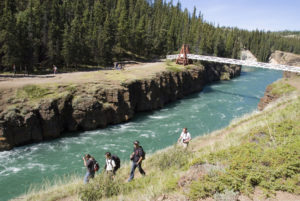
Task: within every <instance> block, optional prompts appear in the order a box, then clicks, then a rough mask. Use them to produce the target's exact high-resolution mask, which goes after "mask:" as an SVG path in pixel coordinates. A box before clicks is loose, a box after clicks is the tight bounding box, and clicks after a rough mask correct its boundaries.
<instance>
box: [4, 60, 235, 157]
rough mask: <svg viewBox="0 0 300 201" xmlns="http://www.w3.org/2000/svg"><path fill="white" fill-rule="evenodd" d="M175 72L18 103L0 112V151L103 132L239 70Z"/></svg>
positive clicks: (216, 68) (213, 67) (210, 67)
mask: <svg viewBox="0 0 300 201" xmlns="http://www.w3.org/2000/svg"><path fill="white" fill-rule="evenodd" d="M203 64H204V66H205V67H204V66H201V67H192V68H190V69H188V68H187V69H185V70H183V71H180V72H171V71H163V72H161V73H157V74H156V75H155V76H154V77H151V78H149V79H144V80H135V81H131V82H128V83H126V82H125V83H123V84H121V85H120V86H117V87H114V88H102V87H100V86H97V85H95V86H89V87H90V88H92V89H93V90H90V91H86V92H81V93H75V92H74V91H71V92H68V93H65V94H64V95H63V96H60V97H57V98H54V99H42V100H40V101H39V102H38V103H37V104H36V105H35V106H32V105H26V104H23V105H22V106H20V107H12V108H8V109H6V110H5V111H3V112H2V113H1V114H0V151H3V150H8V149H11V148H13V147H15V146H20V145H24V144H29V143H32V142H40V141H43V140H47V139H53V138H58V137H60V135H62V133H63V132H69V131H80V130H92V129H96V128H104V127H105V126H107V125H109V124H118V123H121V122H125V121H128V120H129V119H131V118H132V117H133V116H134V114H135V113H136V112H143V111H150V110H155V109H158V108H162V107H163V106H164V105H165V104H167V103H169V102H172V101H175V100H177V99H180V98H183V97H184V96H185V95H188V94H191V93H194V92H199V91H201V90H202V89H203V87H204V85H205V84H206V83H209V82H213V81H218V80H221V79H230V78H233V77H235V76H238V75H239V74H240V71H241V67H239V66H233V65H232V66H230V67H229V66H228V65H220V64H214V63H203Z"/></svg>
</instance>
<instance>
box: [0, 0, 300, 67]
mask: <svg viewBox="0 0 300 201" xmlns="http://www.w3.org/2000/svg"><path fill="white" fill-rule="evenodd" d="M200 9H201V8H200ZM182 44H189V45H190V48H191V52H192V53H195V54H203V55H215V56H220V57H232V58H238V57H239V52H240V50H241V49H242V48H244V49H249V50H250V51H251V52H252V53H253V54H254V55H255V56H257V58H258V59H259V60H260V61H267V60H268V57H269V56H270V54H271V53H272V52H273V51H275V50H282V51H288V52H293V53H298V54H299V53H300V39H299V37H294V38H293V37H292V38H291V37H284V36H283V35H281V34H278V33H276V32H265V31H260V30H255V31H247V30H241V29H238V28H230V27H219V26H216V25H214V24H212V23H209V22H207V21H205V19H203V15H202V14H201V12H200V11H198V10H196V8H195V9H194V11H193V12H191V13H190V12H189V11H188V10H187V9H183V8H182V5H181V4H180V3H177V4H176V5H174V4H173V3H172V2H171V3H167V2H165V1H164V0H84V1H83V0H22V1H18V0H1V1H0V66H1V67H2V68H5V67H6V68H10V67H11V66H12V65H13V64H15V65H16V66H21V67H22V66H26V68H28V69H29V70H30V71H32V70H33V69H34V68H35V67H42V68H47V67H51V66H52V65H53V64H55V65H60V66H64V67H70V68H73V67H77V66H80V65H93V66H105V65H111V64H112V63H113V62H114V61H120V60H126V59H144V60H149V59H154V58H163V57H165V56H166V55H167V54H170V53H175V52H178V50H179V49H180V47H181V45H182Z"/></svg>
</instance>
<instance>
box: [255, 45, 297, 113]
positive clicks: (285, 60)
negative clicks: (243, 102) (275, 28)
mask: <svg viewBox="0 0 300 201" xmlns="http://www.w3.org/2000/svg"><path fill="white" fill-rule="evenodd" d="M269 62H270V63H273V64H284V65H291V66H299V68H300V55H297V54H292V53H289V52H282V51H275V52H274V53H272V54H271V56H270V57H269ZM299 76H300V75H299V73H292V72H287V71H285V72H283V78H285V79H290V78H292V79H297V77H299ZM278 84H279V85H281V86H280V87H282V88H285V89H286V88H289V84H287V83H286V81H283V80H282V81H281V82H278ZM274 86H276V85H275V84H270V85H268V86H267V88H266V91H265V94H264V96H263V97H262V98H261V99H260V102H259V103H258V109H259V110H263V109H264V108H265V107H266V106H267V105H268V104H269V103H271V102H273V101H275V100H277V99H278V98H279V97H280V96H281V95H283V94H284V93H282V94H278V93H277V94H276V93H272V90H273V88H274ZM277 87H278V85H277ZM283 91H285V90H283ZM288 91H289V90H288Z"/></svg>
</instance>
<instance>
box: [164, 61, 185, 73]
mask: <svg viewBox="0 0 300 201" xmlns="http://www.w3.org/2000/svg"><path fill="white" fill-rule="evenodd" d="M166 66H167V68H166V69H167V70H168V71H171V72H174V73H178V72H182V71H184V69H185V68H184V66H183V65H178V64H176V63H175V62H172V61H170V60H167V61H166Z"/></svg>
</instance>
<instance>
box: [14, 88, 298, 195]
mask: <svg viewBox="0 0 300 201" xmlns="http://www.w3.org/2000/svg"><path fill="white" fill-rule="evenodd" d="M299 122H300V91H299V90H296V91H294V92H292V94H290V95H288V96H287V95H286V96H284V97H283V98H281V99H279V100H278V101H277V102H276V103H273V104H272V105H271V106H269V107H268V108H266V109H265V110H264V111H262V112H254V113H253V114H250V115H247V116H245V117H243V118H241V119H237V120H235V121H233V122H232V123H231V124H230V125H229V126H228V127H226V128H224V129H222V130H219V131H216V132H214V133H211V134H208V135H206V136H204V137H199V138H196V139H194V140H193V141H192V143H191V146H190V147H189V149H188V151H184V150H182V149H180V148H178V147H176V146H174V147H170V148H168V149H165V150H162V151H158V152H157V153H155V154H153V155H152V156H147V159H146V160H145V162H144V166H145V169H146V172H147V176H146V177H137V178H136V179H135V180H134V181H133V182H130V183H126V179H127V176H128V173H129V165H124V166H123V167H122V168H121V170H120V172H119V173H118V175H117V177H116V178H115V179H114V180H113V181H110V180H109V179H108V178H107V177H106V176H105V175H104V174H99V175H97V177H96V178H95V179H94V180H93V182H92V183H91V184H89V185H86V186H84V185H83V184H82V182H81V178H77V179H74V180H72V181H70V182H67V183H64V181H61V182H58V184H57V185H56V186H54V187H50V186H49V185H48V186H47V185H46V186H45V187H46V189H44V190H43V188H42V190H36V191H32V192H31V193H29V194H28V195H26V196H24V197H23V198H22V199H23V200H48V201H50V200H51V201H54V200H56V201H69V200H80V198H81V199H82V200H90V201H91V200H128V201H129V200H157V201H158V200H160V201H161V200H168V201H172V200H174V201H175V200H206V201H210V200H242V201H248V200H251V199H254V200H260V201H262V200H268V201H271V200H274V201H275V200H276V201H279V200H290V201H295V200H299V199H300V188H299V179H300V162H299V155H300V150H299V147H300V125H299ZM138 175H139V174H138ZM18 200H21V199H18Z"/></svg>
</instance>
